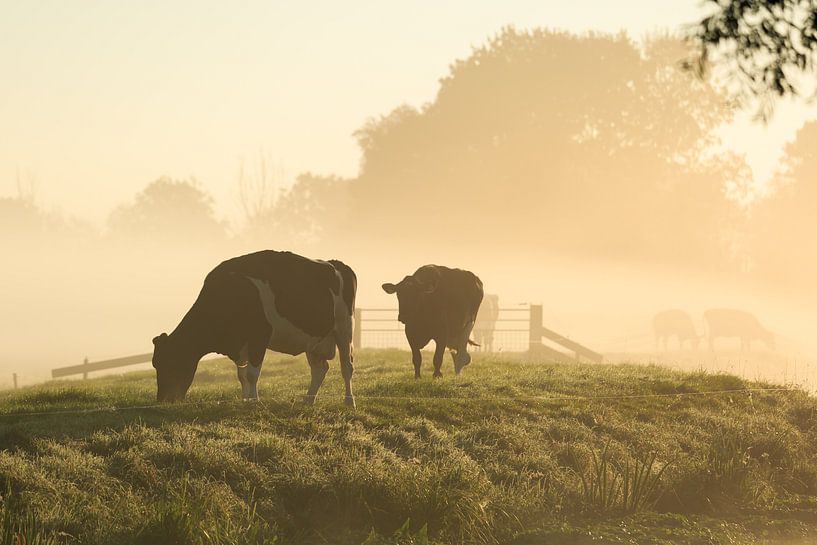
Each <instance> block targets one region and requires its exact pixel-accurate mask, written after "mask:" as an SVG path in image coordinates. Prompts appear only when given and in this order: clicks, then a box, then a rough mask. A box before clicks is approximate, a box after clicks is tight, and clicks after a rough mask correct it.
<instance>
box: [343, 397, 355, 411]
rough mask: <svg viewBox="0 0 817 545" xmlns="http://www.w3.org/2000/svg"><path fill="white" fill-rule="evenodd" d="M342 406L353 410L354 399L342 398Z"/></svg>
mask: <svg viewBox="0 0 817 545" xmlns="http://www.w3.org/2000/svg"><path fill="white" fill-rule="evenodd" d="M343 404H344V405H346V406H347V407H351V408H352V409H354V408H355V407H356V405H355V397H354V396H346V397H345V398H343Z"/></svg>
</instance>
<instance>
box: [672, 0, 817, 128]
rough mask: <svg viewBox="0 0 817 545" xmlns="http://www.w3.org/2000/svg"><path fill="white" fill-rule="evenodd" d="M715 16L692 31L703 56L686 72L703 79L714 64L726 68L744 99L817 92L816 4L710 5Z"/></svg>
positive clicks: (787, 0) (778, 0)
mask: <svg viewBox="0 0 817 545" xmlns="http://www.w3.org/2000/svg"><path fill="white" fill-rule="evenodd" d="M707 6H708V7H709V8H710V9H711V11H712V12H711V14H710V15H708V16H707V17H705V18H703V19H702V20H701V21H700V22H699V23H698V24H697V25H696V26H695V28H694V30H693V34H692V36H693V39H694V40H695V41H696V42H697V44H698V46H699V48H700V49H699V51H700V53H699V55H698V57H697V59H696V60H695V61H694V62H688V63H687V67H689V68H693V69H694V70H695V71H696V72H698V73H699V74H702V73H704V72H705V71H706V69H707V65H708V63H709V61H710V60H717V62H718V63H719V64H720V65H722V66H724V67H725V68H726V69H727V70H728V73H729V74H730V75H731V76H732V81H733V82H735V83H736V84H737V86H738V88H737V90H736V91H737V95H738V97H739V98H741V99H744V100H745V99H747V98H758V99H760V100H761V101H763V104H762V107H763V109H762V110H761V112H760V113H761V115H768V114H769V113H770V108H771V104H772V101H771V100H770V99H771V98H774V97H781V96H790V95H798V94H800V93H801V91H802V90H803V89H804V88H806V89H808V88H809V87H813V83H814V80H813V78H809V77H808V76H811V75H813V74H814V70H815V62H817V0H767V1H761V0H708V2H707Z"/></svg>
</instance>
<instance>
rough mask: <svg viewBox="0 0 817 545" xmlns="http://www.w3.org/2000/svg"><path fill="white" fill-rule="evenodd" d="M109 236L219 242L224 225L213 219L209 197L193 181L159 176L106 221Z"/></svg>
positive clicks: (223, 232) (211, 202)
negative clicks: (204, 239)
mask: <svg viewBox="0 0 817 545" xmlns="http://www.w3.org/2000/svg"><path fill="white" fill-rule="evenodd" d="M108 230H109V232H110V233H111V234H112V235H115V236H125V237H132V238H142V239H144V240H152V241H162V240H167V239H170V240H179V239H189V238H193V239H203V238H206V239H210V240H213V239H215V240H221V239H223V238H224V236H225V231H224V224H223V223H222V222H220V221H218V220H217V219H216V218H215V213H214V211H213V200H212V198H211V197H210V196H209V195H208V194H207V193H205V192H204V191H202V190H201V189H200V188H199V187H198V184H197V183H196V181H195V180H194V179H191V180H172V179H170V178H167V177H162V178H159V179H158V180H156V181H155V182H152V183H150V184H148V186H147V187H145V189H143V190H142V191H141V192H139V193H138V194H137V195H136V198H135V199H134V201H133V202H132V203H130V204H125V205H122V206H120V207H118V208H117V209H115V210H114V211H113V212H112V213H111V215H110V217H109V219H108Z"/></svg>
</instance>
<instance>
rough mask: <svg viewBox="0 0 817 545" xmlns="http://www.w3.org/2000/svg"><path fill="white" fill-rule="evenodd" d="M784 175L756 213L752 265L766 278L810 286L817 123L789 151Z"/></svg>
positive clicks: (815, 271)
mask: <svg viewBox="0 0 817 545" xmlns="http://www.w3.org/2000/svg"><path fill="white" fill-rule="evenodd" d="M783 163H784V165H785V167H784V170H783V171H782V172H781V173H780V175H779V176H778V177H777V178H776V179H775V181H774V184H773V187H772V190H771V194H770V195H769V196H768V197H767V198H765V199H763V200H761V201H760V202H758V203H757V204H756V205H755V207H754V209H753V212H752V218H751V235H752V238H751V243H752V253H753V257H754V266H755V268H756V269H757V271H758V272H759V273H760V274H761V275H763V276H764V277H766V278H769V279H772V280H775V281H779V282H785V283H787V284H792V283H794V284H796V285H797V286H798V287H801V288H802V287H803V286H808V287H809V288H810V290H811V293H815V290H814V288H813V286H814V279H815V277H817V258H815V256H817V236H815V234H817V216H815V213H814V212H815V203H817V122H814V121H812V122H810V123H807V124H806V125H804V126H803V128H802V129H800V131H799V132H798V133H797V137H796V138H795V140H794V141H793V142H792V143H791V144H789V145H788V146H787V147H786V154H785V157H784V160H783Z"/></svg>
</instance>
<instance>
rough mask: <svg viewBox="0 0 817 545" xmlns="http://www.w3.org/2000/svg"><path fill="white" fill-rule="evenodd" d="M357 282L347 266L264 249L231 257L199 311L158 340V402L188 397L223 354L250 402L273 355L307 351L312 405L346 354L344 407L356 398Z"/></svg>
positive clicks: (211, 278)
mask: <svg viewBox="0 0 817 545" xmlns="http://www.w3.org/2000/svg"><path fill="white" fill-rule="evenodd" d="M356 292H357V278H356V276H355V273H354V271H352V269H351V268H349V267H348V266H347V265H346V264H344V263H342V262H340V261H336V260H330V261H315V260H312V259H307V258H305V257H302V256H299V255H296V254H293V253H291V252H276V251H273V250H264V251H261V252H255V253H252V254H248V255H244V256H240V257H235V258H233V259H228V260H227V261H224V262H223V263H221V264H220V265H218V266H217V267H216V268H215V269H213V270H212V271H210V274H208V275H207V278H205V279H204V286H203V287H202V289H201V292H200V293H199V296H198V298H197V299H196V301H195V303H193V306H192V307H191V308H190V310H189V311H188V312H187V314H186V315H185V316H184V318H182V321H181V322H180V323H179V325H178V326H177V327H176V329H175V330H174V331H173V332H172V333H171V334H170V335H168V334H166V333H162V334H161V335H159V336H158V337H156V338H154V339H153V344H154V351H153V367H155V368H156V382H157V384H158V394H157V397H158V399H159V401H175V400H179V399H183V398H184V396H185V394H186V393H187V390H188V388H190V384H191V383H192V382H193V375H194V374H195V373H196V367H197V366H198V362H199V360H200V359H201V357H202V356H204V355H205V354H209V353H211V352H217V353H219V354H224V355H225V356H227V357H228V358H230V359H231V360H233V362H235V364H236V366H237V367H238V380H239V381H240V382H241V388H242V390H243V396H244V399H245V400H255V399H258V392H257V389H256V383H257V382H258V377H259V375H260V374H261V363H262V362H263V360H264V352H265V351H266V350H267V349H270V350H275V351H276V352H284V353H286V354H292V355H297V354H301V353H304V352H305V353H306V358H307V361H308V362H309V366H310V368H311V371H312V382H311V384H310V385H309V389H308V391H307V393H306V396H305V398H304V399H305V401H307V402H314V400H315V396H316V395H317V393H318V388H320V386H321V384H322V383H323V379H324V377H325V376H326V372H327V370H328V369H329V363H328V360H331V359H332V358H334V357H335V348H336V347H337V350H338V352H339V353H340V366H341V374H342V375H343V380H344V382H345V383H346V404H347V405H350V406H354V403H355V402H354V397H353V396H352V383H351V380H352V371H353V368H352V328H353V318H352V315H353V311H354V305H355V295H356Z"/></svg>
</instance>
